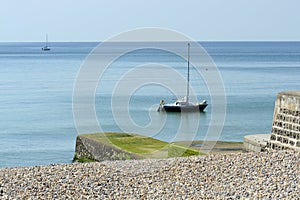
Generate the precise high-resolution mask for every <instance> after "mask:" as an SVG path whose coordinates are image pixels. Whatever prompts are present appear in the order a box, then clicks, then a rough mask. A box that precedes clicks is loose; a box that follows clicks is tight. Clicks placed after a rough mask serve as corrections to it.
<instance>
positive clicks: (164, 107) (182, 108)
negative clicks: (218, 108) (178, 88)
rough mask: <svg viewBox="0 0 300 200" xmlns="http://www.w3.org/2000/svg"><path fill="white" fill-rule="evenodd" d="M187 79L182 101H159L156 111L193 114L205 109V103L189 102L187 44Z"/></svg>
mask: <svg viewBox="0 0 300 200" xmlns="http://www.w3.org/2000/svg"><path fill="white" fill-rule="evenodd" d="M187 68H188V69H187V70H188V77H187V88H186V96H185V98H183V99H178V100H177V101H175V102H174V103H165V102H164V100H161V102H160V105H159V108H158V110H157V111H166V112H193V111H194V112H195V111H198V112H199V111H203V110H204V109H205V108H206V107H207V105H208V104H207V102H206V101H205V100H203V101H202V102H201V103H192V102H189V91H190V90H189V87H190V44H189V43H188V66H187Z"/></svg>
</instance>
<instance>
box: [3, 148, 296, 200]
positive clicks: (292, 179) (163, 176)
mask: <svg viewBox="0 0 300 200" xmlns="http://www.w3.org/2000/svg"><path fill="white" fill-rule="evenodd" d="M299 165H300V152H290V151H280V152H263V153H238V154H220V155H209V156H204V157H203V156H202V157H200V156H194V157H185V158H172V159H161V160H127V161H114V162H108V161H106V162H100V163H85V164H79V163H74V164H64V165H49V166H35V167H19V168H4V169H0V198H2V199H299V198H300V186H299V183H300V169H299V168H300V166H299Z"/></svg>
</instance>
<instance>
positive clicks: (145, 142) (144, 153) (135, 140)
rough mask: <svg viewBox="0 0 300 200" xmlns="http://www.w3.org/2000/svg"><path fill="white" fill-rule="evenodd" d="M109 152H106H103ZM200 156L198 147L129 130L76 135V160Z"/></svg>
mask: <svg viewBox="0 0 300 200" xmlns="http://www.w3.org/2000/svg"><path fill="white" fill-rule="evenodd" d="M104 151H106V152H104ZM192 155H201V153H200V152H199V151H198V150H195V149H191V148H188V147H185V146H183V145H179V144H175V143H168V142H164V141H161V140H157V139H154V138H150V137H147V136H141V135H137V134H129V133H115V132H109V133H93V134H83V135H79V136H78V137H77V141H76V159H75V161H76V160H83V158H86V159H89V160H95V161H102V160H127V159H145V158H170V157H179V156H192Z"/></svg>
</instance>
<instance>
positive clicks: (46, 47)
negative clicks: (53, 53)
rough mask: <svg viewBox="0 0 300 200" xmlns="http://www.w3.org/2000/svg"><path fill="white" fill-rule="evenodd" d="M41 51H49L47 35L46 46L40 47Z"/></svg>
mask: <svg viewBox="0 0 300 200" xmlns="http://www.w3.org/2000/svg"><path fill="white" fill-rule="evenodd" d="M42 51H50V47H48V34H46V44H45V46H44V47H42Z"/></svg>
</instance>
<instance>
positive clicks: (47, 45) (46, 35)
mask: <svg viewBox="0 0 300 200" xmlns="http://www.w3.org/2000/svg"><path fill="white" fill-rule="evenodd" d="M46 47H48V34H46Z"/></svg>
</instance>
